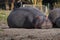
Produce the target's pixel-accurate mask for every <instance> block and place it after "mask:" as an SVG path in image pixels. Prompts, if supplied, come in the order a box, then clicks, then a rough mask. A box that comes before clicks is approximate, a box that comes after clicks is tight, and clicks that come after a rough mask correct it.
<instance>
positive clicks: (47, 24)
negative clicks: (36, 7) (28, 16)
mask: <svg viewBox="0 0 60 40" xmlns="http://www.w3.org/2000/svg"><path fill="white" fill-rule="evenodd" d="M36 18H37V21H36V23H35V28H41V29H49V28H52V23H51V21H50V20H49V19H48V17H46V16H45V18H44V17H43V16H38V17H36Z"/></svg>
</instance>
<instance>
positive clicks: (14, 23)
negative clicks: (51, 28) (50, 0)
mask: <svg viewBox="0 0 60 40" xmlns="http://www.w3.org/2000/svg"><path fill="white" fill-rule="evenodd" d="M37 16H40V18H39V19H37V18H36V17H37ZM38 20H39V21H38ZM44 20H45V15H44V14H43V13H42V12H41V11H40V10H38V9H37V8H32V7H20V8H16V9H14V10H13V11H12V12H11V13H10V15H9V16H8V18H7V21H8V26H9V27H10V28H35V25H36V24H37V25H39V28H41V25H42V22H44ZM38 23H39V24H38Z"/></svg>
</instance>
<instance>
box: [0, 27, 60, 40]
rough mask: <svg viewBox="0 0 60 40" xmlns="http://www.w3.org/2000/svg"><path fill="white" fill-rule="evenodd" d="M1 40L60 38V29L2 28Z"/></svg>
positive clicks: (59, 39)
mask: <svg viewBox="0 0 60 40" xmlns="http://www.w3.org/2000/svg"><path fill="white" fill-rule="evenodd" d="M0 40H60V29H55V28H54V29H17V28H9V29H0Z"/></svg>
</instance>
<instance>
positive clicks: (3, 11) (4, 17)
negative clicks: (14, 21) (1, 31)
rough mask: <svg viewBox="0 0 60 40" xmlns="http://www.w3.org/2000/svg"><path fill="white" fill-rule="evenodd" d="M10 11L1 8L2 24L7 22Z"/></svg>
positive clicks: (0, 20)
mask: <svg viewBox="0 0 60 40" xmlns="http://www.w3.org/2000/svg"><path fill="white" fill-rule="evenodd" d="M9 12H10V11H6V10H1V11H0V24H7V17H8V14H9Z"/></svg>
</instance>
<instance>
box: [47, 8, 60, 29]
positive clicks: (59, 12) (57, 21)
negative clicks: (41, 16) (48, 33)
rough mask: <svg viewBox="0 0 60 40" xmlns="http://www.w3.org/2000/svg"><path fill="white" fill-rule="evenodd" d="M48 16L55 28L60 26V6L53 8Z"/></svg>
mask: <svg viewBox="0 0 60 40" xmlns="http://www.w3.org/2000/svg"><path fill="white" fill-rule="evenodd" d="M48 18H49V19H50V20H51V22H52V24H53V28H60V8H55V9H53V10H51V11H50V13H49V16H48Z"/></svg>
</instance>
